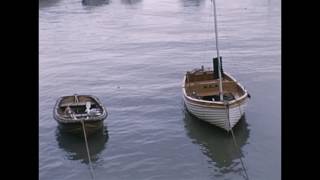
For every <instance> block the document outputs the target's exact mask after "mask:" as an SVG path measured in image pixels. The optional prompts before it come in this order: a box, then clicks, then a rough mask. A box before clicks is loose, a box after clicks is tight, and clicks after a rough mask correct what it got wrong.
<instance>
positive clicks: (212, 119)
mask: <svg viewBox="0 0 320 180" xmlns="http://www.w3.org/2000/svg"><path fill="white" fill-rule="evenodd" d="M184 102H185V105H186V107H187V109H188V111H189V112H190V113H191V114H193V115H194V116H196V117H197V118H199V119H202V120H204V121H206V122H208V123H210V124H213V125H215V126H218V127H221V128H223V129H225V130H227V131H230V130H231V129H232V128H233V127H234V126H235V125H236V124H237V123H238V121H239V120H240V119H241V117H242V116H243V114H244V112H245V109H246V106H247V100H246V101H245V102H244V103H243V104H239V105H237V106H234V107H231V108H230V109H229V119H230V125H231V127H230V125H229V122H228V114H227V112H228V111H227V110H226V108H224V109H221V108H213V107H205V106H201V105H199V104H196V103H192V102H190V101H188V100H187V99H186V98H185V97H184Z"/></svg>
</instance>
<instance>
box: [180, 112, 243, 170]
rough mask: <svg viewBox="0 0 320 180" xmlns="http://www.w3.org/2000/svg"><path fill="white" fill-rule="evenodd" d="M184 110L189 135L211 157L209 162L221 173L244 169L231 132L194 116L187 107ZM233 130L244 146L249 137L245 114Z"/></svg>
mask: <svg viewBox="0 0 320 180" xmlns="http://www.w3.org/2000/svg"><path fill="white" fill-rule="evenodd" d="M184 111H185V112H184V114H185V118H184V122H185V129H186V131H187V135H188V136H189V137H190V138H191V139H192V142H193V143H194V144H199V145H200V148H201V151H202V152H203V154H205V155H206V156H207V157H209V163H210V164H213V165H214V166H215V167H217V168H218V170H219V171H220V172H221V173H227V172H229V171H237V172H238V171H242V168H241V166H240V165H241V164H239V163H240V159H239V158H240V157H241V154H240V153H239V150H238V149H237V148H235V145H234V143H233V139H232V135H231V133H228V132H226V131H225V130H223V129H221V128H219V127H216V126H214V125H211V124H209V123H207V122H204V121H202V120H201V119H198V118H197V117H195V116H192V115H191V114H190V113H189V112H187V110H186V109H185V110H184ZM233 131H234V135H235V139H236V141H237V144H238V146H239V147H240V148H242V147H243V146H244V145H245V144H246V143H247V140H248V138H249V129H248V124H247V122H246V119H245V116H243V117H242V118H241V119H240V121H239V123H238V124H237V125H236V126H235V127H234V129H233ZM238 165H239V166H238ZM238 167H240V168H238Z"/></svg>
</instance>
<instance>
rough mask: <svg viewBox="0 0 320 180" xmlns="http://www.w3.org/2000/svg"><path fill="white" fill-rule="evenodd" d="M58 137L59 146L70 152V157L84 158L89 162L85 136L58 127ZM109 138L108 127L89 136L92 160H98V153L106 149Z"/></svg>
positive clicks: (68, 156)
mask: <svg viewBox="0 0 320 180" xmlns="http://www.w3.org/2000/svg"><path fill="white" fill-rule="evenodd" d="M56 138H57V142H58V145H59V147H60V148H61V149H63V150H65V151H66V152H67V153H68V154H67V158H68V159H71V160H82V162H83V163H86V164H88V163H89V161H88V156H87V151H86V147H85V144H84V142H83V137H81V136H74V135H72V134H69V133H65V132H63V131H61V130H60V129H59V128H58V129H57V133H56ZM108 138H109V136H108V131H107V128H106V127H103V128H101V131H98V132H97V133H95V134H92V135H90V136H89V137H88V145H89V148H90V155H91V160H92V161H93V162H96V161H97V160H98V159H99V157H98V154H99V153H101V152H102V151H103V150H104V149H105V144H106V142H107V141H108Z"/></svg>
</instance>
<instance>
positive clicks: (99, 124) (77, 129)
mask: <svg viewBox="0 0 320 180" xmlns="http://www.w3.org/2000/svg"><path fill="white" fill-rule="evenodd" d="M84 127H85V131H86V135H91V134H94V133H96V132H98V130H99V129H102V128H103V121H95V122H84ZM59 128H60V130H61V131H62V132H66V133H70V134H75V135H83V129H82V124H81V122H78V123H59Z"/></svg>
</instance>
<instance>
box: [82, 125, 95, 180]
mask: <svg viewBox="0 0 320 180" xmlns="http://www.w3.org/2000/svg"><path fill="white" fill-rule="evenodd" d="M81 124H82V130H83V135H84V141H85V144H86V149H87V155H88V160H89V166H90V173H91V177H92V179H95V176H94V173H93V168H92V163H91V157H90V151H89V145H88V140H87V134H86V129H85V126H84V122H83V120H81Z"/></svg>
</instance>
